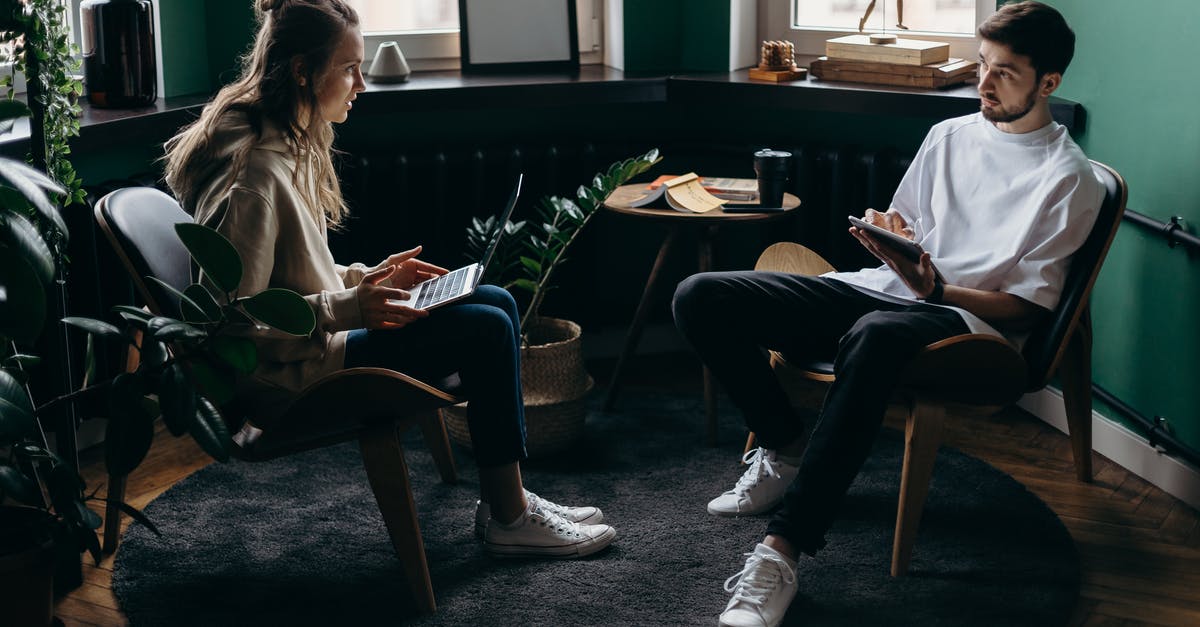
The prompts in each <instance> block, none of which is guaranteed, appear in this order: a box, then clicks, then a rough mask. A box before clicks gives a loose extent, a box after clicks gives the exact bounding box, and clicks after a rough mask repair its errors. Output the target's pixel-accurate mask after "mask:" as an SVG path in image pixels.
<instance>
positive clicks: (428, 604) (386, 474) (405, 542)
mask: <svg viewBox="0 0 1200 627" xmlns="http://www.w3.org/2000/svg"><path fill="white" fill-rule="evenodd" d="M358 446H359V448H360V449H361V450H362V457H363V466H365V467H366V469H367V478H368V479H369V480H370V482H371V491H372V492H374V493H375V502H376V503H378V505H379V512H380V513H381V514H383V523H384V525H386V526H387V530H388V535H390V536H391V537H392V547H394V548H395V550H396V555H397V556H398V557H399V558H400V563H401V565H402V566H403V568H404V575H405V579H406V580H407V581H408V589H409V592H410V593H411V595H412V597H413V600H414V601H415V602H416V604H417V607H418V608H419V609H420V610H421V611H422V612H424V613H429V614H432V613H433V612H435V611H437V602H436V601H435V600H434V597H433V582H432V581H430V579H429V564H428V563H427V562H426V561H425V545H424V543H423V542H422V540H421V528H420V527H419V526H418V525H417V510H416V507H415V506H414V505H413V497H412V486H411V485H410V484H409V481H408V465H407V464H405V463H404V449H403V448H402V447H401V445H400V434H399V433H398V432H397V430H396V426H395V425H394V424H392V423H384V424H381V425H378V426H373V427H370V428H368V429H366V430H364V431H363V432H362V433H361V434H359V438H358Z"/></svg>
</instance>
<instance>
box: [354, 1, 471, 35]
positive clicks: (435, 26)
mask: <svg viewBox="0 0 1200 627" xmlns="http://www.w3.org/2000/svg"><path fill="white" fill-rule="evenodd" d="M347 1H348V2H349V4H350V6H352V7H354V10H355V11H358V18H359V20H360V21H361V22H362V30H363V33H364V34H371V33H397V32H404V31H420V30H458V0H405V1H404V2H398V1H397V0H347Z"/></svg>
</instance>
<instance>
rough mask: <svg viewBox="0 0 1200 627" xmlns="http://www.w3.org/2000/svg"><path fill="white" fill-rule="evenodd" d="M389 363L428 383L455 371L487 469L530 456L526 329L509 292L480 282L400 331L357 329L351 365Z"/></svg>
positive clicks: (349, 347) (349, 349) (349, 344)
mask: <svg viewBox="0 0 1200 627" xmlns="http://www.w3.org/2000/svg"><path fill="white" fill-rule="evenodd" d="M364 366H368V367H376V368H389V369H392V370H396V371H399V372H403V373H404V374H407V375H409V376H411V377H414V378H417V379H420V380H422V381H427V382H428V381H437V380H438V379H442V378H444V377H447V376H449V375H451V374H453V373H455V372H457V373H458V375H459V377H460V378H461V379H462V383H463V393H464V394H465V396H466V398H467V400H468V401H469V405H468V406H467V424H468V426H469V427H470V430H471V444H472V447H473V448H474V450H475V461H476V463H477V464H479V466H481V467H488V466H501V465H504V464H510V463H512V462H518V461H521V460H523V459H525V456H526V454H525V404H524V401H523V400H522V397H521V332H520V317H519V315H518V313H517V304H516V302H514V301H513V298H512V295H511V294H509V293H508V292H507V291H506V290H504V289H502V288H499V287H496V286H494V285H481V286H479V287H478V288H477V289H476V290H475V293H474V294H472V295H471V296H469V297H467V298H465V299H463V300H461V301H458V302H457V303H453V304H450V305H446V306H444V307H440V308H437V309H434V310H433V311H431V312H429V317H427V318H424V319H421V320H417V321H416V322H413V323H411V324H408V325H405V326H403V327H400V328H398V329H355V330H353V331H351V332H350V336H349V338H347V340H346V367H347V368H357V367H364Z"/></svg>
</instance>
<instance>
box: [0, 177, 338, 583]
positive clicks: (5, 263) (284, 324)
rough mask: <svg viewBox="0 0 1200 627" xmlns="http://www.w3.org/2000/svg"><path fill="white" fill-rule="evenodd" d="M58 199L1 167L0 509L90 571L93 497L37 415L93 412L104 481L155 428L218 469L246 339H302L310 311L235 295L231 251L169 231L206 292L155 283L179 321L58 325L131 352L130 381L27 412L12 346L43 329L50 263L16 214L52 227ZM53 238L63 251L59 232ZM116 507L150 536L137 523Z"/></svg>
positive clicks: (127, 318) (129, 313)
mask: <svg viewBox="0 0 1200 627" xmlns="http://www.w3.org/2000/svg"><path fill="white" fill-rule="evenodd" d="M64 193H65V190H64V189H63V188H62V187H61V186H59V185H58V184H57V183H55V182H54V181H52V180H51V179H50V178H48V177H47V176H45V175H44V174H43V173H41V172H39V171H38V170H36V169H34V168H31V167H29V166H27V165H25V164H24V163H21V162H18V161H14V160H11V159H5V158H0V501H5V502H8V501H11V502H15V503H19V504H23V505H26V506H29V507H33V508H36V509H38V510H41V512H42V514H43V515H42V516H41V517H39V518H37V519H36V520H37V521H38V522H37V523H36V524H34V525H32V526H30V527H28V528H26V529H24V533H25V535H26V536H27V538H26V540H27V541H28V542H34V543H41V542H44V541H47V540H53V541H54V544H55V547H56V549H57V550H58V551H59V552H60V553H61V554H67V555H69V554H71V553H74V554H75V555H78V554H79V553H80V552H82V551H85V550H88V551H90V552H91V553H92V554H93V557H94V558H95V559H96V560H97V561H99V558H100V545H99V541H98V539H97V537H96V533H95V529H97V528H99V527H100V525H101V523H102V521H101V520H100V517H99V516H98V515H97V514H95V513H94V512H92V511H91V510H90V509H89V508H88V507H87V501H89V500H92V499H93V498H94V492H93V493H92V494H88V493H86V486H85V485H84V483H83V481H82V480H81V479H80V477H79V475H78V474H77V472H76V470H75V468H74V467H73V466H71V465H70V464H68V463H67V462H65V461H64V460H63V459H62V458H61V457H60V456H59V455H58V454H56V453H55V452H54V451H53V450H51V448H50V446H49V445H48V442H47V439H46V435H45V429H44V428H43V426H42V419H43V416H44V415H45V414H46V413H47V412H48V410H50V409H51V408H52V407H55V406H57V405H58V404H60V403H65V402H81V403H82V404H83V406H86V407H89V408H97V407H99V408H100V409H99V410H93V411H96V413H99V414H102V415H104V416H105V417H107V418H108V424H107V431H106V434H105V442H104V446H105V463H106V465H107V469H108V471H109V473H110V474H113V475H127V474H129V472H130V471H132V470H133V469H134V468H136V467H137V466H138V464H140V463H141V461H142V460H143V459H144V458H145V456H146V453H147V452H148V450H149V448H150V445H151V442H152V440H153V433H154V429H153V423H154V421H155V420H156V419H158V418H159V417H161V418H162V420H163V422H164V423H165V424H166V426H167V428H168V430H170V432H171V433H172V434H174V435H176V436H182V435H184V434H190V435H191V437H192V438H194V439H195V440H196V442H197V443H198V444H199V445H200V446H201V447H202V448H203V449H204V450H205V451H206V452H207V453H209V454H210V455H212V456H213V457H214V458H216V459H219V460H225V459H228V457H229V453H230V439H229V433H228V429H227V426H226V424H225V422H224V421H223V420H222V417H221V415H220V413H219V412H218V410H217V407H219V406H220V405H222V404H223V403H225V402H227V401H228V400H229V399H230V398H232V396H233V386H234V381H235V379H236V377H237V376H238V374H239V373H249V372H251V371H253V370H254V368H255V367H256V365H257V361H258V357H257V352H256V349H255V344H254V342H253V341H252V340H250V339H248V338H247V337H245V332H246V331H247V330H248V329H249V328H250V327H257V326H260V325H264V324H265V325H268V326H271V327H274V328H276V329H278V330H281V331H284V332H287V333H291V334H295V335H308V334H309V333H311V332H312V330H313V328H314V326H315V323H316V320H315V316H314V314H313V311H312V308H311V307H310V306H309V305H308V303H307V302H306V301H305V300H304V299H303V298H302V297H301V296H300V295H298V294H296V293H294V292H291V291H288V290H283V289H268V290H266V291H263V292H261V293H258V294H254V295H248V296H243V295H240V294H238V292H237V289H238V284H239V283H240V281H241V277H242V264H241V259H240V258H239V256H238V254H237V251H236V250H235V249H234V248H233V245H232V244H230V243H229V241H228V240H226V239H225V238H224V237H223V236H221V235H220V234H219V233H217V232H216V231H213V230H212V229H209V228H207V227H204V226H201V225H197V224H191V223H185V224H179V225H177V226H176V232H177V234H178V236H179V238H180V240H181V241H182V243H183V244H184V246H185V247H186V248H187V250H188V252H189V253H190V254H191V256H192V258H193V259H194V260H195V261H196V263H197V264H198V265H199V266H200V268H201V269H202V270H203V271H204V272H205V274H206V275H207V276H208V277H209V278H210V280H211V281H210V284H211V285H212V286H213V287H212V288H210V287H207V286H206V285H202V284H199V283H195V284H192V285H190V286H188V287H187V288H186V289H184V290H183V291H182V292H179V291H176V290H175V289H174V288H173V287H171V286H169V285H166V284H161V286H162V287H163V288H164V289H166V290H169V291H171V292H174V293H175V295H176V296H177V297H178V298H179V300H180V311H181V315H180V318H178V319H176V318H169V317H163V316H154V315H152V314H150V313H148V312H146V311H144V310H142V309H139V308H136V307H133V306H128V305H122V306H118V307H115V308H114V318H113V321H114V322H116V323H117V324H113V323H112V322H109V321H105V320H96V319H91V318H77V317H69V318H65V319H64V320H63V322H64V323H66V324H68V325H71V326H73V327H76V328H79V329H82V330H83V331H86V332H87V333H89V334H90V335H91V337H92V338H93V339H96V340H99V341H106V342H116V343H121V344H126V345H128V346H129V347H130V348H131V350H134V351H137V352H138V353H139V357H140V358H139V365H138V366H137V368H136V369H135V370H134V371H133V372H123V373H121V374H118V375H116V376H115V377H113V378H112V379H109V380H105V381H101V382H97V383H94V384H92V385H90V386H89V387H87V388H85V389H82V390H78V391H75V392H72V393H70V394H66V395H64V396H61V397H59V398H56V399H52V400H50V401H48V402H46V403H43V404H41V405H38V404H37V403H35V401H34V399H33V397H32V395H31V394H30V391H29V386H28V381H29V377H30V371H31V369H33V368H36V366H37V364H38V362H39V361H40V360H39V358H38V357H36V356H34V355H31V354H29V353H28V351H27V350H24V349H23V347H27V346H29V345H31V344H32V343H33V342H34V341H35V340H36V339H37V338H38V336H39V335H40V334H41V332H42V330H43V327H44V326H45V320H46V318H47V294H48V291H49V289H50V288H51V286H52V284H53V283H54V282H55V276H56V257H55V255H54V254H53V253H52V252H51V247H50V245H48V244H47V242H46V241H45V240H44V239H43V237H42V236H41V234H39V232H38V230H37V229H36V228H35V227H34V226H33V224H32V223H31V221H30V220H29V219H28V218H27V217H26V216H25V215H24V213H23V212H24V210H25V209H26V207H32V208H33V209H34V210H35V211H36V212H37V213H38V216H39V217H40V218H41V219H44V220H46V221H49V222H52V223H53V222H55V221H61V218H59V216H58V213H57V211H56V209H55V207H54V204H53V202H52V201H51V199H50V197H49V196H50V194H64ZM14 200H19V201H20V202H12V201H14ZM62 237H63V239H64V242H65V238H66V231H65V229H64V230H63V231H62ZM147 280H150V281H154V279H153V278H148V279H147ZM213 289H215V290H216V291H215V292H214V291H213ZM119 505H120V507H121V509H122V510H123V511H125V512H126V513H128V514H129V515H130V516H132V517H134V518H135V519H137V520H139V521H141V522H143V523H144V524H146V525H147V526H149V527H150V528H152V529H153V525H152V524H151V523H150V521H149V520H147V519H146V518H145V517H144V516H142V515H141V514H140V512H137V511H136V510H135V509H134V508H132V507H130V506H128V505H125V504H119ZM0 540H3V541H6V542H7V541H12V540H14V538H0ZM4 545H5V542H0V554H2V552H3V550H4V549H5V548H8V549H9V550H11V549H12V548H13V547H11V546H8V547H5V546H4ZM60 563H61V562H60Z"/></svg>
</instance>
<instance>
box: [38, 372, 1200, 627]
mask: <svg viewBox="0 0 1200 627" xmlns="http://www.w3.org/2000/svg"><path fill="white" fill-rule="evenodd" d="M589 368H590V369H591V370H592V374H593V375H594V376H595V377H596V380H597V381H607V380H608V377H609V372H610V371H611V368H612V363H611V362H609V361H606V362H598V363H592V364H589ZM698 368H699V367H698V366H697V365H696V364H695V363H694V362H692V361H690V360H689V359H688V358H687V357H685V356H679V355H668V356H652V357H639V358H637V359H634V360H631V363H630V365H629V369H628V371H627V373H626V376H625V379H624V380H625V381H626V383H625V385H626V386H628V387H634V386H647V387H649V386H653V387H656V388H660V389H661V388H664V387H665V388H667V389H671V390H674V391H680V392H688V393H696V394H699V392H700V391H699V385H698V379H699V377H698V374H699V369H698ZM664 372H675V373H682V375H680V376H675V377H671V376H668V377H666V379H664V375H663V373H664ZM701 421H702V417H699V416H697V422H696V437H698V438H699V437H703V426H702V422H701ZM948 424H949V428H948V433H947V443H948V444H949V445H950V446H953V447H956V448H958V449H960V450H963V451H965V452H967V453H969V454H971V455H974V456H976V457H978V458H980V459H983V460H984V461H987V462H988V463H990V464H992V465H993V466H996V467H997V468H999V469H1001V470H1003V471H1004V472H1007V473H1008V474H1010V475H1012V476H1013V477H1014V478H1016V479H1017V480H1018V481H1021V482H1022V483H1023V484H1025V485H1026V486H1028V487H1029V489H1030V490H1032V491H1033V492H1034V493H1035V494H1037V495H1038V496H1039V497H1040V498H1041V499H1042V500H1043V501H1045V502H1046V503H1047V504H1048V505H1049V506H1050V507H1051V508H1052V509H1053V510H1054V511H1055V512H1056V513H1057V514H1058V516H1059V518H1061V519H1062V521H1063V523H1064V524H1065V525H1066V526H1067V528H1068V529H1069V530H1070V532H1071V535H1072V537H1073V538H1074V540H1075V544H1076V546H1077V547H1078V549H1079V554H1080V559H1081V563H1082V569H1083V582H1082V586H1081V590H1080V598H1079V601H1078V603H1077V605H1076V608H1075V612H1074V616H1073V617H1072V619H1071V621H1070V623H1069V624H1070V625H1072V626H1096V627H1100V626H1105V627H1109V626H1111V627H1121V626H1128V625H1193V626H1194V625H1200V514H1198V513H1197V511H1196V510H1194V509H1192V508H1191V507H1189V506H1187V505H1185V504H1184V503H1182V502H1180V501H1178V500H1177V499H1175V498H1174V497H1171V496H1169V495H1167V494H1166V493H1164V492H1163V491H1162V490H1159V489H1158V488H1156V487H1154V486H1152V485H1150V484H1149V483H1147V482H1146V481H1144V480H1142V479H1140V478H1139V477H1137V476H1135V475H1133V474H1131V473H1129V472H1128V471H1126V470H1125V469H1123V468H1121V467H1120V466H1117V465H1116V464H1114V463H1112V462H1110V461H1108V460H1107V459H1105V458H1103V457H1101V456H1099V455H1096V456H1095V470H1096V476H1095V481H1094V482H1093V483H1092V484H1082V483H1079V482H1077V481H1076V480H1075V477H1074V468H1073V465H1072V461H1071V451H1070V444H1069V442H1068V440H1067V438H1066V436H1064V435H1062V434H1061V433H1059V432H1058V431H1056V430H1054V429H1052V428H1051V427H1049V426H1047V425H1045V424H1044V423H1042V422H1041V421H1039V420H1037V419H1036V418H1033V417H1032V416H1030V415H1028V414H1026V413H1025V412H1023V411H1021V410H1019V409H1015V408H1014V409H1010V410H1006V411H1004V412H1001V413H1000V414H998V415H995V416H992V417H987V418H979V417H969V418H967V417H955V418H954V419H953V420H950V421H949V423H948ZM892 426H899V425H895V424H893V425H892ZM83 461H84V474H85V478H86V479H87V483H88V485H89V486H95V485H100V484H102V483H103V482H104V481H105V478H104V476H103V472H104V471H103V461H102V458H101V457H100V456H99V455H98V454H97V453H95V452H92V451H88V452H85V454H84V456H83ZM209 462H210V460H209V459H208V458H207V457H206V456H205V455H204V453H202V452H201V451H200V450H199V449H198V448H197V447H196V445H195V444H194V443H193V442H192V441H191V440H190V439H186V438H185V439H177V438H173V437H171V435H170V434H169V433H166V432H165V431H163V430H161V429H160V430H159V432H158V433H157V434H156V436H155V443H154V446H153V447H152V449H151V453H150V455H149V457H148V458H147V460H146V461H145V462H144V463H143V464H142V466H141V467H140V468H138V470H137V471H136V472H135V473H134V475H133V476H131V477H130V478H129V483H128V486H127V488H126V490H127V492H126V496H127V500H128V501H129V502H130V503H131V504H132V505H134V506H135V507H138V508H141V507H144V506H145V505H146V504H148V503H149V502H150V501H152V500H153V499H154V498H155V497H156V496H158V495H159V494H161V493H162V492H163V491H165V490H166V489H167V488H169V487H170V486H172V485H173V484H175V482H177V481H179V480H181V479H183V478H184V477H186V476H188V475H189V474H191V473H192V472H195V471H196V470H198V469H200V468H202V467H204V466H205V465H207V464H208V463H209ZM101 492H102V493H103V490H101ZM123 524H124V525H127V524H128V520H127V519H126V520H125V521H123ZM916 550H917V551H919V550H920V544H919V543H918V545H917V548H916ZM112 566H113V558H112V556H108V557H107V558H106V559H104V560H103V561H102V562H101V563H100V565H99V566H92V565H91V562H90V561H87V562H86V565H85V568H84V579H85V582H84V585H83V586H82V587H81V588H79V589H78V590H76V591H74V592H72V593H71V594H69V595H67V596H66V597H64V598H62V599H61V600H60V601H59V602H58V604H57V607H56V613H57V615H58V617H59V618H60V619H62V621H63V622H64V623H65V624H66V625H68V626H71V625H106V626H107V625H123V624H125V622H126V621H125V618H124V616H123V614H122V613H121V610H120V608H119V607H118V605H117V601H116V599H115V598H114V596H113V594H112V588H111V586H112Z"/></svg>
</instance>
